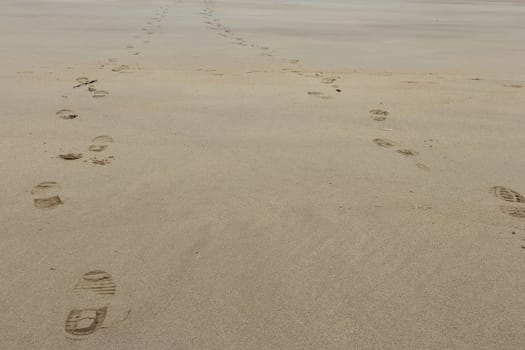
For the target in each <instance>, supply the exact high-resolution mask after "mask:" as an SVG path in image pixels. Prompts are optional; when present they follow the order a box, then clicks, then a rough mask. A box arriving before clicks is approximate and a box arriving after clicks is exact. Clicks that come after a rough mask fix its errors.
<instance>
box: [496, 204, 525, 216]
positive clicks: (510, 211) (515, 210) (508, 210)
mask: <svg viewBox="0 0 525 350" xmlns="http://www.w3.org/2000/svg"><path fill="white" fill-rule="evenodd" d="M500 210H501V212H502V213H504V214H507V215H510V216H512V217H515V218H519V219H525V208H520V207H507V206H501V207H500Z"/></svg>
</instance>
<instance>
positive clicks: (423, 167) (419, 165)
mask: <svg viewBox="0 0 525 350" xmlns="http://www.w3.org/2000/svg"><path fill="white" fill-rule="evenodd" d="M416 166H417V167H418V168H419V169H421V170H424V171H430V168H429V167H428V166H426V165H425V164H423V163H419V162H417V163H416Z"/></svg>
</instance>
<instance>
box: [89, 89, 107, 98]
mask: <svg viewBox="0 0 525 350" xmlns="http://www.w3.org/2000/svg"><path fill="white" fill-rule="evenodd" d="M107 95H109V92H107V91H105V90H97V91H95V92H94V93H93V98H102V97H106V96H107Z"/></svg>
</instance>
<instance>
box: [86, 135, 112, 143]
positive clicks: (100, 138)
mask: <svg viewBox="0 0 525 350" xmlns="http://www.w3.org/2000/svg"><path fill="white" fill-rule="evenodd" d="M91 142H97V143H107V142H114V140H113V137H111V136H107V135H103V136H97V137H95V138H94V139H93V140H91Z"/></svg>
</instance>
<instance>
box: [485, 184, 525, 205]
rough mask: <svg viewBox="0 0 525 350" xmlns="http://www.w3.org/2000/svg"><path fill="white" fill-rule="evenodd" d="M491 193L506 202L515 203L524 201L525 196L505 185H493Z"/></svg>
mask: <svg viewBox="0 0 525 350" xmlns="http://www.w3.org/2000/svg"><path fill="white" fill-rule="evenodd" d="M490 193H492V194H493V195H494V196H496V198H499V199H501V200H504V201H506V202H513V203H524V202H525V198H523V196H522V195H521V194H519V193H518V192H516V191H514V190H512V189H510V188H508V187H504V186H493V187H491V188H490Z"/></svg>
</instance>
